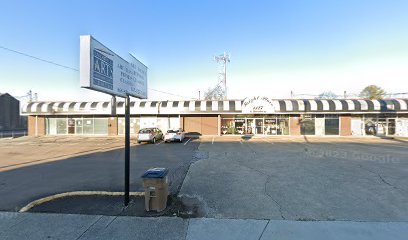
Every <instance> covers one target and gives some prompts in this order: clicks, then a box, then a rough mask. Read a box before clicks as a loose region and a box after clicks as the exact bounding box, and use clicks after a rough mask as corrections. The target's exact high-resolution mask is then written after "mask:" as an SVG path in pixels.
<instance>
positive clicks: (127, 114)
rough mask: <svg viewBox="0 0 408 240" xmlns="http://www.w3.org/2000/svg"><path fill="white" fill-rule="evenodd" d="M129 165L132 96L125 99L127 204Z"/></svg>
mask: <svg viewBox="0 0 408 240" xmlns="http://www.w3.org/2000/svg"><path fill="white" fill-rule="evenodd" d="M129 165H130V97H129V95H126V100H125V195H124V196H125V199H124V201H125V206H127V205H128V204H129V172H130V169H129Z"/></svg>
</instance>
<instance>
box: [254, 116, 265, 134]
mask: <svg viewBox="0 0 408 240" xmlns="http://www.w3.org/2000/svg"><path fill="white" fill-rule="evenodd" d="M255 134H263V119H262V118H261V119H255Z"/></svg>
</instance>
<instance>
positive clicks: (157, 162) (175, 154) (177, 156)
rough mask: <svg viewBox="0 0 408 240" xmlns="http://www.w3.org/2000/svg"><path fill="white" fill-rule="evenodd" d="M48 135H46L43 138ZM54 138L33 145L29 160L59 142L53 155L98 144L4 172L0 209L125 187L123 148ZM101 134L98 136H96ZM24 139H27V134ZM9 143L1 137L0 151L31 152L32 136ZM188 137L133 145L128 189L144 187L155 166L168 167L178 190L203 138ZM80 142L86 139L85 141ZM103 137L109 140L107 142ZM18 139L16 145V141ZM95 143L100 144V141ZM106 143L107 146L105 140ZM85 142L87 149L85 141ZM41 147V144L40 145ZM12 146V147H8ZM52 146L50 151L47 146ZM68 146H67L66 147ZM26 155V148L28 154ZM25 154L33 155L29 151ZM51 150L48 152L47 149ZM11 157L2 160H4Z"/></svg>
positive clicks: (0, 180) (0, 174)
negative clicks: (144, 179)
mask: <svg viewBox="0 0 408 240" xmlns="http://www.w3.org/2000/svg"><path fill="white" fill-rule="evenodd" d="M45 139H47V138H45ZM62 139H64V138H62V137H61V140H60V139H59V138H55V142H54V143H53V142H50V141H48V142H47V143H42V144H40V145H35V146H33V148H32V150H31V151H33V154H31V155H34V154H35V153H34V152H35V151H39V150H37V149H44V150H42V152H41V154H40V153H39V154H37V155H36V156H27V157H25V158H29V157H30V161H35V160H36V159H43V158H44V156H45V155H47V151H53V149H52V148H53V146H55V147H56V148H57V147H58V148H59V149H61V150H60V152H57V153H55V152H54V153H53V154H54V155H63V154H64V152H63V151H69V149H70V148H75V147H78V148H80V147H81V145H82V148H83V151H87V150H91V149H93V148H98V149H99V150H98V151H96V152H90V153H82V154H80V155H74V156H72V157H71V156H70V155H69V154H67V156H65V157H62V159H61V158H60V159H58V160H55V161H53V160H50V161H45V162H35V164H33V165H22V166H19V167H18V168H15V169H11V170H7V171H3V172H0V196H1V201H0V211H18V210H19V209H20V208H22V207H23V206H25V205H26V204H28V203H30V202H32V201H34V200H37V199H39V198H43V197H47V196H50V195H54V194H58V193H63V192H70V191H113V192H120V191H123V189H124V148H116V149H110V145H112V144H113V143H111V142H110V141H114V143H115V144H116V146H118V145H120V143H119V144H118V143H116V140H115V139H113V140H110V139H105V140H104V139H99V140H98V141H97V142H95V143H94V142H92V141H96V140H92V139H89V142H87V139H86V138H84V139H80V138H72V139H69V138H65V139H64V141H63V142H62ZM96 139H97V138H96ZM23 140H24V139H23ZM23 140H18V141H19V142H15V143H12V144H11V143H9V142H1V143H0V148H1V149H0V150H1V151H3V152H5V153H9V154H14V155H16V157H18V155H20V158H21V155H22V153H21V152H24V151H27V150H28V149H30V148H29V146H30V144H31V140H30V139H28V140H27V142H24V141H23ZM187 140H188V139H186V140H185V142H184V143H162V142H159V143H157V144H144V143H143V144H141V145H133V146H132V147H131V162H130V172H131V174H130V191H133V192H138V191H143V188H142V180H141V175H142V174H143V173H144V171H146V170H147V169H149V168H152V167H165V168H169V170H170V174H169V181H170V191H171V192H172V193H176V192H177V191H178V189H179V188H180V186H181V184H182V181H183V179H184V177H185V174H186V173H187V170H188V167H189V165H190V163H191V162H192V161H194V157H193V156H194V154H195V152H196V151H197V148H198V145H199V142H198V140H197V139H191V140H190V141H189V142H188V143H187V144H185V143H186V142H187ZM81 141H82V142H81ZM104 141H105V142H104ZM13 144H14V145H13ZM97 144H101V145H100V146H97ZM102 144H103V145H102ZM86 145H90V146H87V147H86V148H85V147H84V146H86ZM36 148H37V149H36ZM10 149H11V150H10ZM47 149H48V150H47ZM65 149H67V150H65ZM26 154H27V153H26ZM27 155H30V154H29V153H28V154H27ZM48 155H50V154H48ZM3 161H7V159H1V162H3Z"/></svg>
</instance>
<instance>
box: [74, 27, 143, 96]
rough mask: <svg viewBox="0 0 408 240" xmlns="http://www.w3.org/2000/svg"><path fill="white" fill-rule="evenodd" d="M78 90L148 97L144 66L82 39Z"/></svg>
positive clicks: (135, 60)
mask: <svg viewBox="0 0 408 240" xmlns="http://www.w3.org/2000/svg"><path fill="white" fill-rule="evenodd" d="M80 49H81V52H80V80H81V87H84V88H89V89H92V90H96V91H99V92H104V93H108V94H112V95H115V96H120V97H126V95H130V96H133V97H137V98H142V99H146V98H147V67H146V66H145V65H143V64H142V63H141V62H140V61H139V60H137V59H136V58H134V57H133V56H132V55H130V62H127V61H125V60H124V59H123V58H121V57H120V56H118V55H117V54H116V53H114V52H113V51H111V50H110V49H109V48H107V47H105V46H104V45H103V44H101V43H100V42H98V41H97V40H95V39H94V38H93V37H92V36H90V35H86V36H81V42H80Z"/></svg>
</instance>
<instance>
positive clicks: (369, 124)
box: [364, 118, 377, 136]
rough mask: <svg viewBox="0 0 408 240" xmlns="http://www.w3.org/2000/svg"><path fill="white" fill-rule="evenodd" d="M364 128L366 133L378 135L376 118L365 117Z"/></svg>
mask: <svg viewBox="0 0 408 240" xmlns="http://www.w3.org/2000/svg"><path fill="white" fill-rule="evenodd" d="M364 130H365V134H366V135H374V136H375V135H377V126H376V120H375V119H374V118H365V119H364Z"/></svg>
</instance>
